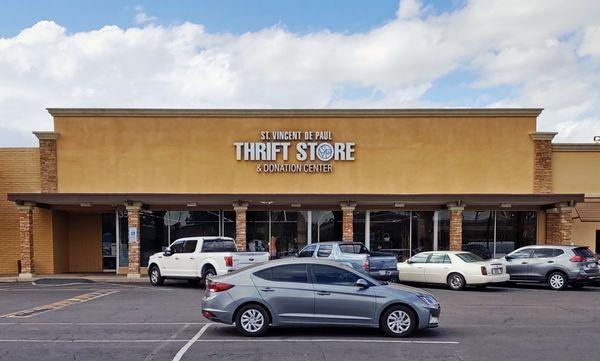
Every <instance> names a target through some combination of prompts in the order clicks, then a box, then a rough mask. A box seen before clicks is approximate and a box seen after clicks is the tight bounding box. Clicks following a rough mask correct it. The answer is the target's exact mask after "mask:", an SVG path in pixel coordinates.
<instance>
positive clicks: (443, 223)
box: [437, 210, 450, 251]
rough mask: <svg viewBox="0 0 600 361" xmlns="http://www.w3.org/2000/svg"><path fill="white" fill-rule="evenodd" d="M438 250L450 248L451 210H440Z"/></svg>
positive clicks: (438, 216) (438, 213) (438, 215)
mask: <svg viewBox="0 0 600 361" xmlns="http://www.w3.org/2000/svg"><path fill="white" fill-rule="evenodd" d="M437 218H438V232H437V238H438V239H437V250H438V251H448V250H450V211H448V210H444V211H438V212H437Z"/></svg>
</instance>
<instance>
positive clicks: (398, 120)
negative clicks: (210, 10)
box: [0, 109, 600, 277]
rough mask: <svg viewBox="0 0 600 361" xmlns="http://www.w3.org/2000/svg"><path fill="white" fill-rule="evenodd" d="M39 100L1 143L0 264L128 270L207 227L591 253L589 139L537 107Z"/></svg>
mask: <svg viewBox="0 0 600 361" xmlns="http://www.w3.org/2000/svg"><path fill="white" fill-rule="evenodd" d="M48 111H49V112H50V114H51V115H52V116H53V117H54V129H53V130H50V131H35V132H34V134H35V135H36V136H37V138H38V139H39V147H36V148H0V211H1V214H2V217H0V252H1V254H2V256H3V257H2V260H0V274H17V273H19V274H20V276H21V277H31V276H32V275H34V274H53V273H67V272H115V273H120V274H127V275H129V276H131V277H138V276H139V275H140V274H143V273H145V269H144V267H145V266H146V265H147V262H148V257H149V256H150V255H151V254H153V253H154V252H158V251H161V250H162V249H163V248H164V247H166V246H168V245H169V244H170V243H171V242H173V241H174V240H176V239H177V238H180V237H185V236H202V235H223V236H229V237H233V238H235V239H236V243H237V245H238V247H239V249H240V250H245V249H249V250H266V249H267V247H268V245H269V243H270V242H271V240H272V241H273V242H274V243H275V244H276V251H277V254H278V255H279V256H285V255H288V254H290V253H293V252H295V251H297V250H299V249H300V248H302V247H303V246H304V245H306V244H308V243H312V242H323V241H334V240H354V241H360V242H364V243H365V244H366V245H367V246H368V247H370V248H371V249H374V250H377V249H395V250H398V252H400V253H401V254H405V255H410V254H411V253H414V252H415V251H420V250H444V249H451V250H459V249H469V250H480V251H481V250H485V251H486V252H488V253H489V255H490V256H492V257H499V256H502V255H504V254H506V253H507V252H510V251H512V250H514V249H515V248H518V247H522V246H525V245H531V244H543V243H560V244H572V243H575V244H582V245H586V246H589V247H590V248H592V250H594V251H596V252H598V251H599V250H598V247H599V237H600V236H599V234H600V231H599V230H600V144H554V143H552V139H553V137H554V136H555V135H556V133H549V132H538V131H536V119H537V116H538V115H539V114H540V112H541V109H391V110H242V109H239V110H194V109H49V110H48Z"/></svg>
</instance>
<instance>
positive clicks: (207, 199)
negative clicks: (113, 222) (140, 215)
mask: <svg viewBox="0 0 600 361" xmlns="http://www.w3.org/2000/svg"><path fill="white" fill-rule="evenodd" d="M7 199H8V200H9V201H13V202H15V203H17V204H23V203H28V202H31V203H35V204H36V205H37V206H40V207H47V208H60V207H65V206H66V207H94V206H110V207H117V206H122V205H124V204H127V203H131V202H141V203H142V204H144V205H145V206H148V207H156V208H160V207H173V206H188V207H231V206H232V205H233V204H236V203H244V204H247V205H248V206H249V207H277V208H307V207H339V206H340V204H353V205H356V207H357V208H368V207H371V208H409V207H433V208H436V207H439V208H442V207H446V206H447V205H448V204H457V205H464V206H466V207H501V208H512V207H540V208H551V207H554V206H555V205H556V204H565V203H567V204H568V205H575V204H576V203H578V202H583V201H584V194H201V193H191V194H184V193H172V194H164V193H10V194H8V197H7Z"/></svg>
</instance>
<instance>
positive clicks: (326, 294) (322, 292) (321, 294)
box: [317, 291, 331, 296]
mask: <svg viewBox="0 0 600 361" xmlns="http://www.w3.org/2000/svg"><path fill="white" fill-rule="evenodd" d="M317 294H318V295H319V296H329V295H330V294H331V293H330V292H325V291H318V292H317Z"/></svg>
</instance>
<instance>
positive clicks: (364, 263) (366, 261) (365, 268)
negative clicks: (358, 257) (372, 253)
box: [362, 259, 369, 271]
mask: <svg viewBox="0 0 600 361" xmlns="http://www.w3.org/2000/svg"><path fill="white" fill-rule="evenodd" d="M362 267H363V269H364V270H365V271H368V270H369V260H368V259H367V260H365V261H363V264H362Z"/></svg>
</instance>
